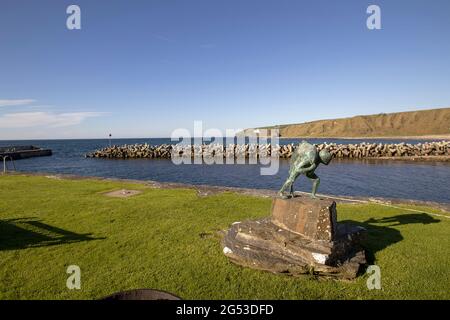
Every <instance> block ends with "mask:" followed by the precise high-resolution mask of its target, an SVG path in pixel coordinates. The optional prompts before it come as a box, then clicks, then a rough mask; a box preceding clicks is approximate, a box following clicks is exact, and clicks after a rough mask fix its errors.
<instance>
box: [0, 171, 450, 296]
mask: <svg viewBox="0 0 450 320" xmlns="http://www.w3.org/2000/svg"><path fill="white" fill-rule="evenodd" d="M122 188H127V189H134V190H140V191H142V193H141V194H138V195H135V196H133V197H130V198H111V197H107V196H105V195H104V192H106V191H111V190H118V189H122ZM0 190H2V192H0V300H1V299H97V298H101V297H104V296H106V295H109V294H111V293H113V292H117V291H121V290H126V289H136V288H155V289H161V290H166V291H169V292H171V293H174V294H176V295H178V296H180V297H182V298H184V299H376V298H381V299H405V298H413V299H425V298H435V299H449V298H450V279H449V276H450V273H449V270H448V266H449V259H450V252H449V248H450V237H449V236H448V234H449V227H450V219H449V218H447V217H446V216H442V215H448V214H447V213H442V212H439V211H437V210H435V209H432V208H423V209H421V208H417V207H416V208H415V209H416V210H419V211H411V210H410V209H411V207H409V206H405V207H403V208H390V207H386V206H381V205H377V204H370V205H369V204H364V205H338V219H339V220H341V221H342V220H346V221H347V222H350V223H354V224H357V225H361V226H364V227H366V228H367V229H368V232H369V235H368V239H367V241H366V242H365V247H366V249H367V256H368V259H369V261H370V263H375V264H377V265H378V266H379V267H380V268H381V272H382V289H381V290H368V289H367V286H366V281H367V275H364V274H363V275H361V276H360V277H358V278H357V279H356V280H354V281H346V282H345V281H334V280H318V279H315V278H314V277H312V276H304V277H299V278H292V277H288V276H282V275H274V274H271V273H267V272H262V271H256V270H252V269H248V268H242V267H240V266H236V265H234V264H232V263H230V262H229V261H228V259H227V258H226V257H225V255H224V254H223V253H222V249H221V246H220V235H219V234H218V231H219V230H223V229H226V228H228V227H229V225H230V224H231V223H233V222H234V221H242V219H253V218H259V217H263V216H267V215H269V212H270V204H271V200H270V199H265V198H257V197H250V196H244V195H239V194H234V193H222V194H216V195H211V196H207V197H199V196H198V195H197V193H196V192H195V191H194V190H189V189H172V190H170V189H153V188H150V187H147V186H145V185H142V184H132V183H125V182H117V181H115V182H112V181H99V180H87V179H83V180H64V179H54V178H53V179H52V178H47V177H27V176H0ZM420 210H425V211H427V212H433V211H436V212H439V213H440V214H441V216H434V215H429V214H427V213H423V212H422V211H420ZM69 265H78V266H79V267H80V269H81V289H80V290H69V289H67V287H66V280H67V277H68V276H69V275H68V274H67V273H66V269H67V267H68V266H69Z"/></svg>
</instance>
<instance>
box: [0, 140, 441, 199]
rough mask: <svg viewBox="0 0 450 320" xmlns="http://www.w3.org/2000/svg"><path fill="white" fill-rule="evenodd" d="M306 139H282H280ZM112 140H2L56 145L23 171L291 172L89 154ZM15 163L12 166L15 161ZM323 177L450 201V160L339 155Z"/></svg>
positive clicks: (260, 184)
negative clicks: (49, 152)
mask: <svg viewBox="0 0 450 320" xmlns="http://www.w3.org/2000/svg"><path fill="white" fill-rule="evenodd" d="M307 141H309V142H311V143H316V144H319V143H323V142H327V143H344V144H346V143H347V144H348V143H361V142H368V143H374V142H384V143H399V142H407V143H412V144H417V143H423V142H425V141H426V140H392V139H389V140H383V139H363V140H361V139H345V140H342V139H307ZM298 142H300V139H281V140H280V144H287V143H298ZM111 143H112V144H113V145H124V144H129V145H130V144H135V143H148V144H152V145H158V144H168V143H176V142H173V141H171V139H170V138H151V139H145V138H142V139H112V140H111ZM109 144H110V141H109V140H108V139H85V140H30V141H24V140H20V141H11V140H10V141H6V140H2V141H1V140H0V147H1V146H12V145H34V146H38V147H42V148H49V149H52V151H53V155H52V156H49V157H36V158H29V159H22V160H16V161H15V162H14V164H15V167H16V170H17V171H19V172H40V173H51V174H52V173H59V174H75V175H80V176H97V177H109V178H126V179H137V180H154V181H160V182H179V183H188V184H202V185H215V186H230V187H244V188H254V189H272V190H277V189H279V188H280V187H281V186H282V184H283V183H284V181H285V179H286V178H287V175H288V170H289V162H288V161H287V160H280V164H279V170H278V172H277V173H276V174H275V175H268V176H267V175H261V170H260V169H261V167H262V166H263V165H261V164H180V165H176V164H174V163H172V161H171V160H166V159H127V160H122V159H120V160H119V159H93V158H86V157H85V154H87V153H90V152H93V151H95V150H96V149H99V148H104V147H107V146H109ZM9 167H10V168H11V165H10V164H9ZM316 173H317V175H318V176H319V177H320V179H321V183H320V186H319V191H318V192H319V193H323V194H330V195H337V196H339V195H340V196H362V197H383V198H393V199H396V198H397V199H412V200H421V201H433V202H441V203H450V162H438V161H436V162H435V161H398V160H397V161H396V160H376V159H370V160H369V159H364V160H361V159H333V161H332V162H331V163H330V164H329V165H328V166H324V165H322V166H319V168H318V169H317V170H316ZM295 189H296V190H299V191H310V190H311V182H310V181H309V180H308V179H306V178H305V177H300V178H299V179H298V180H297V182H296V184H295Z"/></svg>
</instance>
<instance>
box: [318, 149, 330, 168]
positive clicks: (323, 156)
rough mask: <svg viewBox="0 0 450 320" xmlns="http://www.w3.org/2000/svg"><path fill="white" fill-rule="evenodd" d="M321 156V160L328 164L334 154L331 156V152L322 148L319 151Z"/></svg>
mask: <svg viewBox="0 0 450 320" xmlns="http://www.w3.org/2000/svg"><path fill="white" fill-rule="evenodd" d="M319 158H320V161H321V162H322V163H323V164H324V165H328V164H329V163H330V161H331V158H332V156H331V153H330V152H329V151H327V150H325V149H323V150H321V151H320V152H319Z"/></svg>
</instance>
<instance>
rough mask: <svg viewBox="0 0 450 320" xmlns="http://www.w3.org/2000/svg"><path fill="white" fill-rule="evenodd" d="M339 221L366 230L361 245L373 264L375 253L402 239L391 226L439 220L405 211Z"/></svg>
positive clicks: (368, 260)
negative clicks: (378, 216) (364, 238)
mask: <svg viewBox="0 0 450 320" xmlns="http://www.w3.org/2000/svg"><path fill="white" fill-rule="evenodd" d="M341 222H343V223H350V224H353V225H358V226H362V227H364V228H365V229H366V230H367V239H366V240H365V241H364V242H363V246H364V248H365V249H366V258H367V262H368V264H374V263H375V253H377V252H378V251H381V250H383V249H385V248H387V247H389V246H390V245H392V244H395V243H397V242H400V241H402V240H403V236H402V234H401V233H400V231H399V230H397V229H395V228H392V227H396V226H401V225H407V224H417V223H420V224H424V225H426V224H431V223H438V222H440V220H438V219H435V218H433V217H432V216H430V215H428V214H426V213H406V214H399V215H396V216H392V217H385V218H380V219H375V218H370V219H367V220H366V221H363V222H359V221H353V220H346V221H341Z"/></svg>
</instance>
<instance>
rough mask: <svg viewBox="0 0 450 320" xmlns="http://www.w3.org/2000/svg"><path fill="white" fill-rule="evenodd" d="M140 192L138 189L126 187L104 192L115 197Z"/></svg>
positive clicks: (123, 196)
mask: <svg viewBox="0 0 450 320" xmlns="http://www.w3.org/2000/svg"><path fill="white" fill-rule="evenodd" d="M140 193H142V191H140V190H127V189H121V190H114V191H111V192H107V193H105V195H106V196H108V197H116V198H128V197H132V196H135V195H137V194H140Z"/></svg>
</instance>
